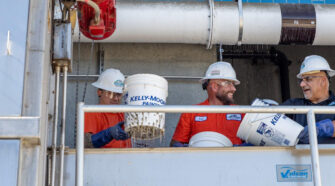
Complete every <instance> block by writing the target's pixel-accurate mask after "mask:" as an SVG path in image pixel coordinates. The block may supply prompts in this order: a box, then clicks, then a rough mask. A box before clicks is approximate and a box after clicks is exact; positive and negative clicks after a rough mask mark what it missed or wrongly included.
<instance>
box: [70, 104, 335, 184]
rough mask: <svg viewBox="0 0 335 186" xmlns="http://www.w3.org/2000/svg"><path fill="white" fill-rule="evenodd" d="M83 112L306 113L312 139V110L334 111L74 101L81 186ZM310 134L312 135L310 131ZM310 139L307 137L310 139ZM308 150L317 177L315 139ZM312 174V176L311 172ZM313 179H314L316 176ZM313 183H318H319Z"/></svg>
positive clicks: (333, 110) (329, 111)
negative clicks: (101, 103)
mask: <svg viewBox="0 0 335 186" xmlns="http://www.w3.org/2000/svg"><path fill="white" fill-rule="evenodd" d="M85 112H116V113H117V112H165V113H290V114H307V115H308V125H309V127H311V129H309V130H310V131H309V134H310V136H311V138H316V129H315V126H314V130H313V125H315V116H314V114H316V113H318V114H319V113H324V114H335V107H333V106H200V105H167V106H136V105H84V103H83V102H80V103H78V120H77V131H78V133H77V139H76V141H77V147H76V148H77V149H76V186H83V182H84V180H83V178H84V113H85ZM312 133H313V134H312ZM311 138H310V140H311ZM312 141H314V142H312V143H313V144H310V145H311V149H313V150H312V151H313V152H312V153H313V154H314V155H312V162H313V171H314V170H316V173H314V174H318V175H316V176H318V177H319V178H321V177H320V170H318V169H319V168H320V167H319V163H318V162H319V156H318V155H319V154H318V149H317V145H316V144H317V140H316V139H312ZM317 170H318V171H317ZM314 174H313V175H314ZM319 178H315V175H314V179H319ZM317 186H321V183H320V184H319V185H317Z"/></svg>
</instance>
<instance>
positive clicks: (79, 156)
mask: <svg viewBox="0 0 335 186" xmlns="http://www.w3.org/2000/svg"><path fill="white" fill-rule="evenodd" d="M83 107H84V103H83V102H80V103H78V106H77V112H78V113H77V116H78V119H77V139H76V140H77V147H76V148H77V149H76V186H83V183H84V111H83Z"/></svg>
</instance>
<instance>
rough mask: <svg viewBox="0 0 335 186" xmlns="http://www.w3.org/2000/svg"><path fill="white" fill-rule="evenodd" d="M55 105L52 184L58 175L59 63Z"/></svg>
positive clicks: (56, 71)
mask: <svg viewBox="0 0 335 186" xmlns="http://www.w3.org/2000/svg"><path fill="white" fill-rule="evenodd" d="M55 76H56V81H55V103H54V104H55V105H54V123H53V131H52V160H51V161H52V162H51V168H52V169H51V186H54V185H55V177H56V152H57V149H56V147H57V124H58V102H59V101H58V99H59V76H60V67H59V66H58V65H57V66H56V67H55Z"/></svg>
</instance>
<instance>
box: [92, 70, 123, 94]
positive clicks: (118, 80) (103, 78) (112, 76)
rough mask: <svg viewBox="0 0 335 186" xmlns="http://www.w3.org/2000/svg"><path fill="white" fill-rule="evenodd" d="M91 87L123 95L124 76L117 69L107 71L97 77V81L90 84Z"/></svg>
mask: <svg viewBox="0 0 335 186" xmlns="http://www.w3.org/2000/svg"><path fill="white" fill-rule="evenodd" d="M92 85H93V86H95V87H97V88H100V89H103V90H108V91H111V92H115V93H123V86H124V75H123V74H122V73H121V72H120V70H117V69H113V68H110V69H107V70H105V71H104V72H102V73H101V74H100V76H99V79H98V81H96V82H94V83H92Z"/></svg>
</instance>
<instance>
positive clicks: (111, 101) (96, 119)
mask: <svg viewBox="0 0 335 186" xmlns="http://www.w3.org/2000/svg"><path fill="white" fill-rule="evenodd" d="M124 79H125V78H124V75H123V74H122V73H121V72H120V71H119V70H117V69H113V68H110V69H107V70H105V71H104V72H103V73H102V74H101V75H100V76H99V79H98V80H97V81H96V82H94V83H92V85H93V86H94V87H96V88H98V90H97V95H98V97H99V104H100V105H118V104H120V103H121V99H122V93H123V86H124ZM123 121H124V114H123V113H85V147H87V148H93V147H94V148H99V147H103V148H124V147H131V142H130V139H128V138H129V137H128V135H127V133H126V132H125V131H124V130H123V127H124V126H123Z"/></svg>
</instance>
